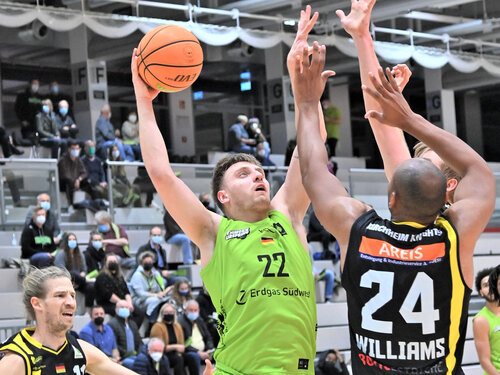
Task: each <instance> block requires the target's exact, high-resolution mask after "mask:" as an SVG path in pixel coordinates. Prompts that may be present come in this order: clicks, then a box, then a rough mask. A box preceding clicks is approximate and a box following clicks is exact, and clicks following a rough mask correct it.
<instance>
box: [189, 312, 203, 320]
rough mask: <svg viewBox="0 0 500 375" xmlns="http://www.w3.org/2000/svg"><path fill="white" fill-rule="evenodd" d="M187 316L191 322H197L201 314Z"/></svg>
mask: <svg viewBox="0 0 500 375" xmlns="http://www.w3.org/2000/svg"><path fill="white" fill-rule="evenodd" d="M186 316H187V318H188V319H189V320H192V321H195V320H196V319H198V316H200V314H198V313H193V312H191V313H187V314H186Z"/></svg>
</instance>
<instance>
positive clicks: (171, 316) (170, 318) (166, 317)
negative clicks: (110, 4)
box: [163, 314, 175, 324]
mask: <svg viewBox="0 0 500 375" xmlns="http://www.w3.org/2000/svg"><path fill="white" fill-rule="evenodd" d="M174 318H175V315H174V314H165V315H163V321H164V322H165V323H167V324H170V323H172V322H173V321H174Z"/></svg>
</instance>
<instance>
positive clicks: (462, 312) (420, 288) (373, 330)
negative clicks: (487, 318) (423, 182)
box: [342, 210, 471, 375]
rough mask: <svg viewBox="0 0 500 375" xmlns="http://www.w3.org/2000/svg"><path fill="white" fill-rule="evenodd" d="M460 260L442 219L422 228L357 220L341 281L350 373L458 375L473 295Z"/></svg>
mask: <svg viewBox="0 0 500 375" xmlns="http://www.w3.org/2000/svg"><path fill="white" fill-rule="evenodd" d="M459 260H460V258H459V253H458V236H457V233H456V230H455V229H454V227H453V225H452V224H451V222H450V221H449V220H448V219H446V218H445V217H439V218H438V219H437V220H436V222H435V223H433V224H431V225H428V226H423V225H420V224H418V223H414V222H403V223H396V222H391V221H389V220H384V219H382V218H381V217H379V216H378V215H377V213H376V212H375V211H373V210H371V211H369V212H367V213H365V214H363V215H362V216H361V217H360V218H358V220H356V222H355V223H354V225H353V227H352V229H351V234H350V239H349V246H348V249H347V254H346V258H345V263H344V269H343V274H342V285H343V286H344V288H345V289H346V291H347V303H348V311H349V331H350V341H351V352H352V356H351V360H352V369H353V373H354V374H363V375H380V374H442V375H445V374H446V375H458V374H463V372H462V369H461V366H460V365H461V360H462V355H463V347H464V340H465V330H466V326H467V312H468V304H469V297H470V293H471V290H470V288H468V286H467V284H466V283H465V282H464V280H463V277H462V273H461V269H460V261H459Z"/></svg>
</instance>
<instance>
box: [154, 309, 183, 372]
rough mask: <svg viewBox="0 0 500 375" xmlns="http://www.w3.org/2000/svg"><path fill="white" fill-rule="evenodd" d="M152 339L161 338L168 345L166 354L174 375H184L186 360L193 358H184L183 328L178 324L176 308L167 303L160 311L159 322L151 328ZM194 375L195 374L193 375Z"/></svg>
mask: <svg viewBox="0 0 500 375" xmlns="http://www.w3.org/2000/svg"><path fill="white" fill-rule="evenodd" d="M150 336H151V337H159V338H160V339H162V340H163V342H164V343H166V346H165V353H166V354H167V357H168V360H169V362H170V366H171V367H173V369H174V375H184V374H185V372H184V363H186V364H187V362H185V360H186V359H188V360H192V359H190V358H192V357H187V358H186V357H185V356H184V350H185V347H184V334H183V332H182V326H181V325H180V324H179V323H178V322H177V313H176V311H175V307H174V306H173V305H171V304H170V303H166V304H164V305H163V306H162V308H161V309H160V314H159V315H158V321H157V322H156V323H155V324H154V325H153V327H152V328H151V335H150ZM191 375H193V374H191Z"/></svg>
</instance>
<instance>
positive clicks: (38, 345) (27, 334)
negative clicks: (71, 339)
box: [21, 328, 68, 354]
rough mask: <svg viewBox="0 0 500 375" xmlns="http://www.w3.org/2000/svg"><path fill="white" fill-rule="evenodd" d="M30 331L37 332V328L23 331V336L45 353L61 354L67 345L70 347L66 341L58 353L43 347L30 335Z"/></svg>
mask: <svg viewBox="0 0 500 375" xmlns="http://www.w3.org/2000/svg"><path fill="white" fill-rule="evenodd" d="M28 330H30V331H31V330H33V332H35V328H25V329H23V330H22V331H21V334H22V335H23V337H24V338H25V339H26V340H27V341H28V342H29V343H30V344H31V345H33V346H34V347H35V348H38V349H41V350H45V351H47V352H49V353H52V354H59V353H61V352H62V351H63V349H64V348H65V347H66V345H68V340H67V339H65V340H64V344H62V345H61V347H60V348H59V350H57V351H56V350H53V349H51V348H47V347H46V346H43V345H42V344H41V343H40V342H38V341H36V340H35V339H34V338H33V337H31V335H30V334H29V333H28Z"/></svg>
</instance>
